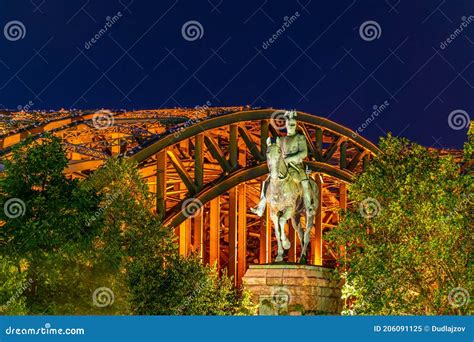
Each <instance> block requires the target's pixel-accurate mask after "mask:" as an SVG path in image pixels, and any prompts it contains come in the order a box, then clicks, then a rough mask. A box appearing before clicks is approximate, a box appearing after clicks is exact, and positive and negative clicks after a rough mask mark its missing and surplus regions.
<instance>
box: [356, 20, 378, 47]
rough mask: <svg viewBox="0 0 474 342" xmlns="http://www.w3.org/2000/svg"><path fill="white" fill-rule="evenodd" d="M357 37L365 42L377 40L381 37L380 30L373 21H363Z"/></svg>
mask: <svg viewBox="0 0 474 342" xmlns="http://www.w3.org/2000/svg"><path fill="white" fill-rule="evenodd" d="M359 35H360V37H361V38H362V39H363V40H365V41H366V42H371V41H373V40H376V39H379V38H380V36H381V35H382V28H381V27H380V25H379V23H378V22H376V21H374V20H367V21H364V22H363V23H362V24H361V25H360V27H359Z"/></svg>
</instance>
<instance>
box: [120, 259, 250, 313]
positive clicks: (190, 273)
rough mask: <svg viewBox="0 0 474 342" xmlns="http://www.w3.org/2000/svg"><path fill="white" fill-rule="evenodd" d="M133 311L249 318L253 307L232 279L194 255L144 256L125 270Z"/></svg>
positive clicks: (245, 293) (247, 294) (248, 297)
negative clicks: (184, 256) (127, 274)
mask: <svg viewBox="0 0 474 342" xmlns="http://www.w3.org/2000/svg"><path fill="white" fill-rule="evenodd" d="M128 283H129V287H130V292H131V293H130V296H131V305H132V307H133V311H134V313H136V314H140V315H250V314H253V313H254V312H255V307H254V305H253V304H252V303H251V301H250V295H249V293H247V292H243V293H242V294H239V293H238V292H237V291H236V290H235V289H234V286H233V282H232V279H231V278H229V277H227V276H226V275H225V274H224V275H222V276H221V277H219V275H218V271H217V269H216V268H215V267H210V266H206V265H203V264H202V262H201V260H200V259H199V258H198V257H196V256H190V257H187V258H183V257H180V256H179V255H176V254H175V255H173V256H171V257H168V258H163V257H162V256H161V255H158V254H152V255H144V256H143V257H141V258H137V259H136V260H134V261H133V262H132V263H131V264H130V267H129V276H128Z"/></svg>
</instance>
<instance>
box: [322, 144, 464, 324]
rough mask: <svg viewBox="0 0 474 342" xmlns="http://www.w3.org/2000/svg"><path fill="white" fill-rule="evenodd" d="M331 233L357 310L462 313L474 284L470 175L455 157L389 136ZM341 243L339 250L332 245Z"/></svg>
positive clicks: (348, 295)
mask: <svg viewBox="0 0 474 342" xmlns="http://www.w3.org/2000/svg"><path fill="white" fill-rule="evenodd" d="M380 149H381V151H382V153H381V154H380V155H379V156H378V157H377V158H376V159H374V161H373V162H372V163H371V164H370V165H369V166H368V168H367V170H366V171H365V172H364V173H362V174H361V175H359V176H358V177H357V179H356V181H355V183H354V184H352V185H351V186H350V197H351V198H352V200H354V201H355V204H354V206H353V207H352V209H350V210H348V211H347V212H343V213H342V215H343V219H342V222H341V223H340V224H339V226H338V227H337V228H335V229H334V230H332V231H331V232H330V233H328V234H327V237H328V239H329V240H330V241H332V244H333V245H334V246H345V247H346V248H345V250H346V254H345V255H342V256H341V260H340V261H339V263H340V264H339V268H338V271H339V272H340V274H341V275H342V276H343V277H344V278H345V281H346V284H345V287H344V289H343V292H344V293H345V297H346V298H347V299H348V301H347V303H348V309H349V310H350V312H352V313H356V314H384V315H385V314H391V315H393V314H402V315H403V314H463V313H467V312H468V311H469V306H470V303H469V302H468V300H469V293H468V291H469V289H472V288H473V269H472V264H470V263H469V260H470V258H472V253H473V239H472V238H473V230H472V228H473V227H472V210H470V209H471V205H472V190H473V182H472V176H470V175H468V174H465V173H461V172H460V166H459V165H458V164H457V163H456V162H455V160H454V158H452V157H441V156H440V155H439V154H438V153H437V152H431V151H429V150H428V149H426V148H424V147H422V146H419V145H417V144H415V143H411V142H409V141H408V140H406V139H399V138H394V137H392V136H390V135H389V136H388V137H387V138H384V139H382V140H381V142H380ZM335 250H338V249H335Z"/></svg>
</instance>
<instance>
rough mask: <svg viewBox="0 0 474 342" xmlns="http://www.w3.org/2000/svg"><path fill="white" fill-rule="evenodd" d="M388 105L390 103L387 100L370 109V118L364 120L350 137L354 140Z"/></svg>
mask: <svg viewBox="0 0 474 342" xmlns="http://www.w3.org/2000/svg"><path fill="white" fill-rule="evenodd" d="M389 105H390V102H388V101H387V100H385V101H384V103H382V104H381V105H378V106H377V105H374V106H373V107H372V109H373V111H372V113H371V114H370V116H369V117H368V118H367V119H365V121H364V122H363V123H362V124H361V125H360V126H359V127H357V129H356V131H355V132H354V133H352V137H353V138H355V137H356V136H357V135H358V134H359V135H360V134H361V133H362V132H363V131H364V130H365V129H366V128H367V127H368V126H369V125H370V124H371V123H372V121H374V120H375V118H377V117H378V116H379V115H380V114H381V113H382V112H383V111H384V110H385V109H386V108H387V107H388V106H389Z"/></svg>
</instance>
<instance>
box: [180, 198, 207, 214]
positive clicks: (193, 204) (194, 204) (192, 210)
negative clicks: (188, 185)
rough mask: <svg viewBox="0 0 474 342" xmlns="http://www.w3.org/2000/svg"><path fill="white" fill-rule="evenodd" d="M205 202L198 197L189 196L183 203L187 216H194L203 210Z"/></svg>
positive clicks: (184, 212) (182, 207)
mask: <svg viewBox="0 0 474 342" xmlns="http://www.w3.org/2000/svg"><path fill="white" fill-rule="evenodd" d="M202 207H203V204H202V202H201V201H200V200H198V199H197V198H188V199H186V200H184V202H183V204H182V205H181V210H183V214H184V216H185V217H187V218H190V217H194V216H196V215H198V214H200V213H201V212H202Z"/></svg>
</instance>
